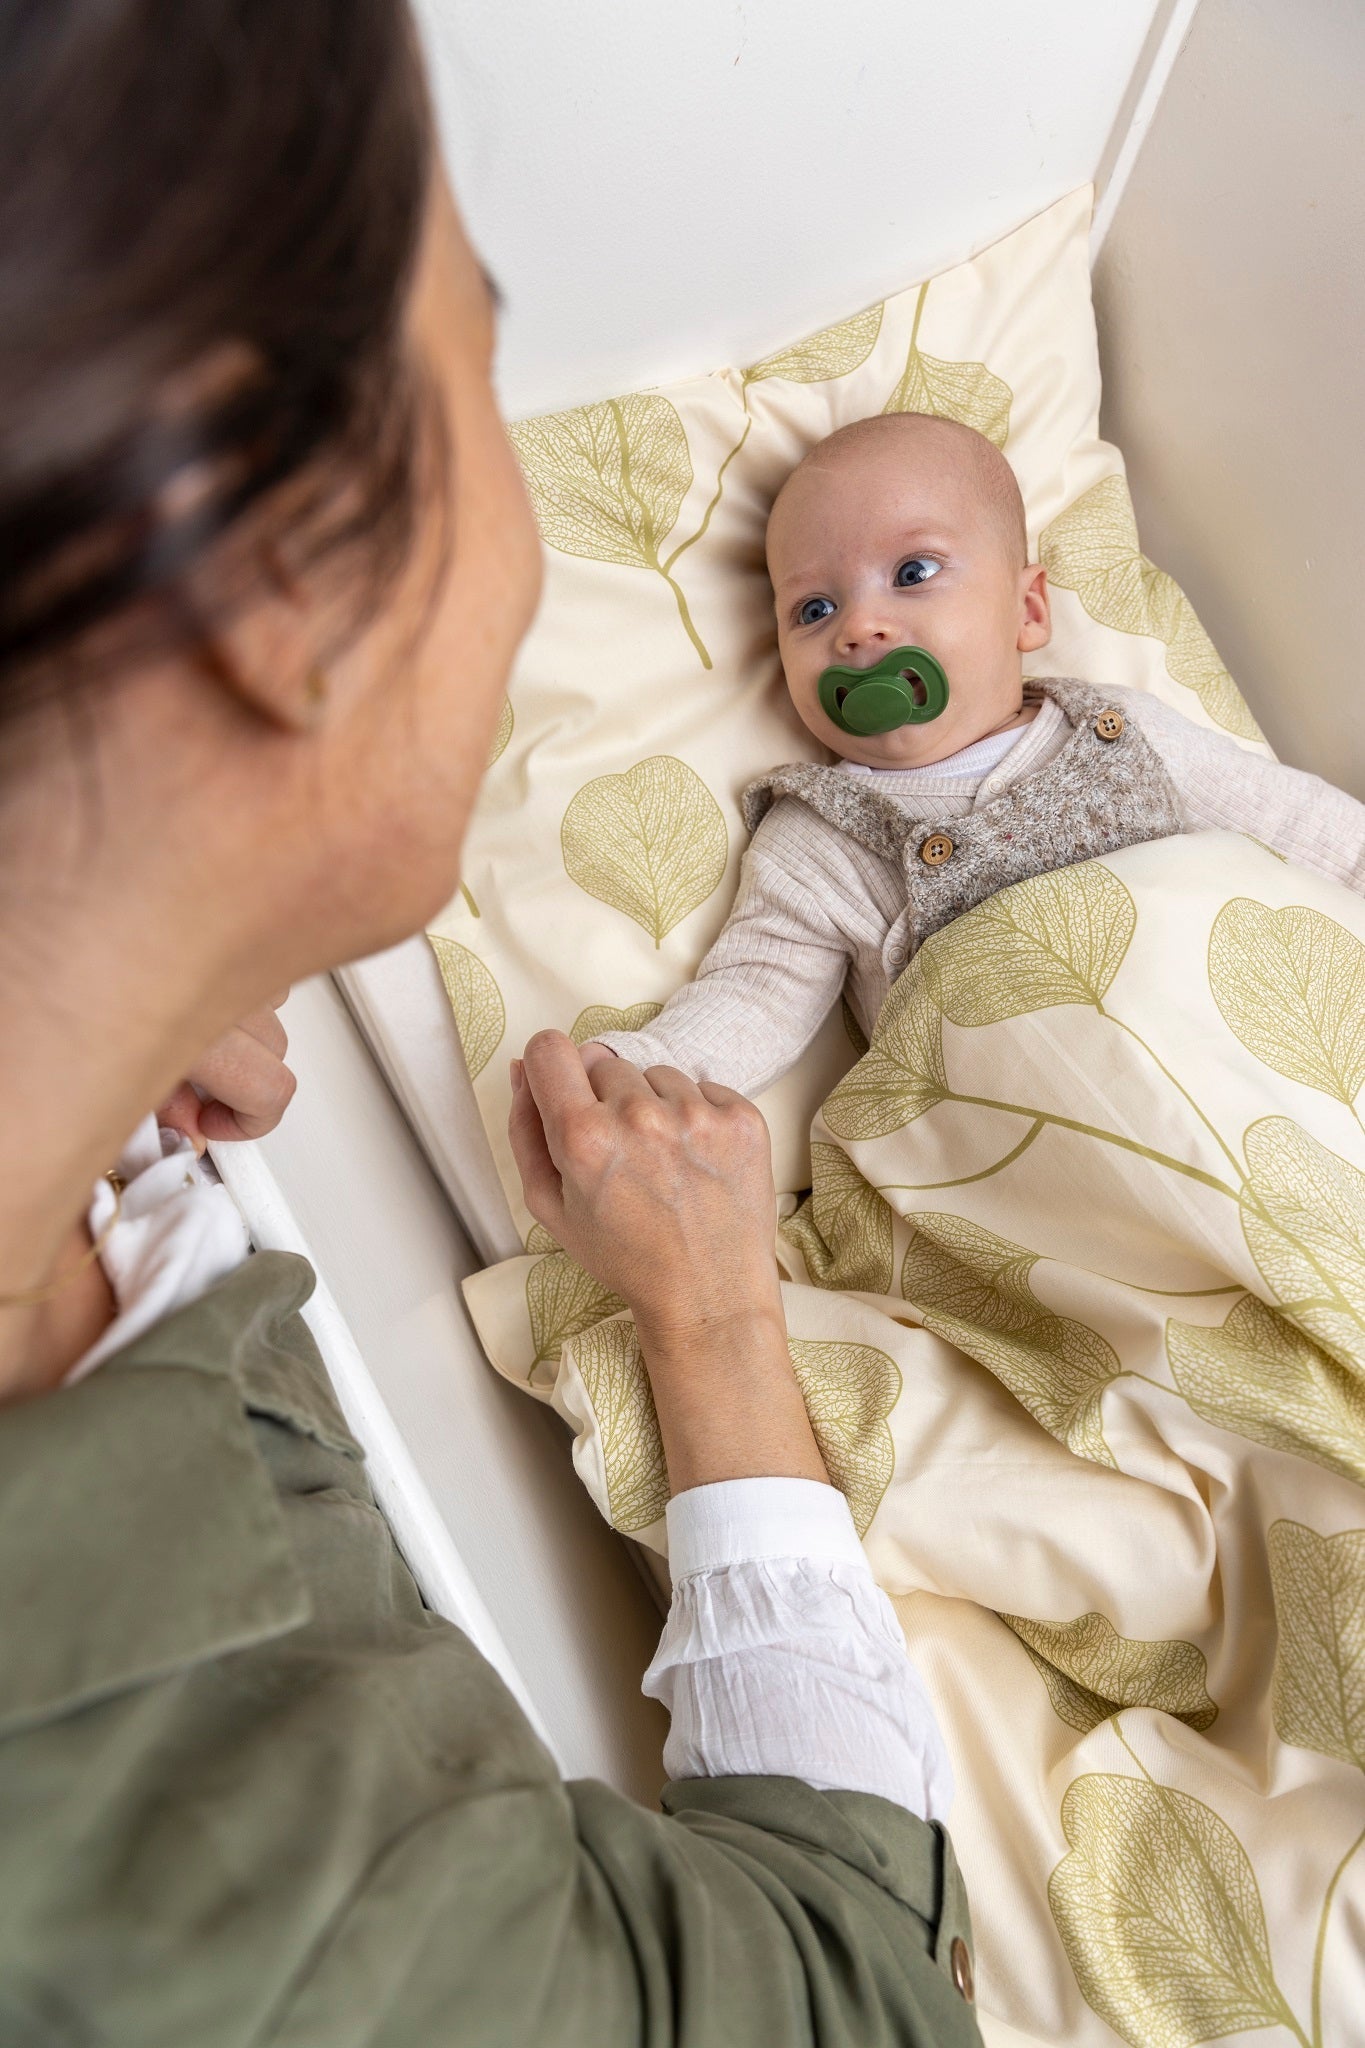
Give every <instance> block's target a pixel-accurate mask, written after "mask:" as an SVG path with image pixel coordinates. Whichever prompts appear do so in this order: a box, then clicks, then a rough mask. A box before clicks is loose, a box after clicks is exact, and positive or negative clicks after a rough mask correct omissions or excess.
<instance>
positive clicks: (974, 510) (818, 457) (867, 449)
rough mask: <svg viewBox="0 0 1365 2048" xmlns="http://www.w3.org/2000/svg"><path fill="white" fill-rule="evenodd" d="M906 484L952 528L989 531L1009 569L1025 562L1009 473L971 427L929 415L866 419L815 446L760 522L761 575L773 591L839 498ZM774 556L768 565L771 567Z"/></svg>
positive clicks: (1021, 522)
mask: <svg viewBox="0 0 1365 2048" xmlns="http://www.w3.org/2000/svg"><path fill="white" fill-rule="evenodd" d="M891 475H895V476H897V477H898V478H909V479H913V481H914V483H915V485H916V486H917V495H919V496H921V497H922V498H924V499H925V500H926V501H931V502H933V503H934V504H937V505H938V506H940V507H941V508H942V510H941V516H943V517H945V518H951V519H952V520H953V521H954V522H955V523H963V522H966V521H971V522H973V523H977V522H979V523H981V524H982V525H984V526H986V527H989V528H990V530H991V531H992V533H993V534H994V536H995V537H996V538H997V539H998V541H999V543H1000V547H1001V550H1002V552H1003V554H1004V556H1005V558H1006V560H1007V561H1008V563H1009V565H1010V567H1011V568H1022V567H1023V566H1024V564H1025V563H1026V562H1027V560H1028V528H1027V524H1026V522H1025V518H1024V501H1023V498H1022V497H1021V496H1020V492H1019V485H1018V483H1017V481H1016V480H1015V475H1014V471H1013V470H1012V469H1011V468H1010V466H1009V464H1008V462H1006V460H1005V458H1004V456H1003V455H1002V454H1001V453H1000V450H999V449H998V448H997V447H995V445H994V444H993V443H992V442H990V441H988V440H987V439H986V437H985V435H984V434H978V433H977V431H976V429H975V427H968V426H964V425H963V424H962V422H961V421H960V420H946V419H939V418H938V417H937V416H936V415H934V414H932V413H924V412H888V413H874V414H873V416H872V417H871V418H870V419H865V420H853V421H851V422H850V423H849V425H848V426H846V427H838V428H836V430H835V431H834V433H832V434H827V435H826V436H825V438H824V440H823V441H818V442H817V443H816V445H815V446H814V448H812V449H811V450H810V451H809V453H807V454H806V455H804V456H803V457H802V458H801V460H800V462H798V463H797V465H796V467H795V469H794V470H792V472H791V474H790V475H789V476H788V477H787V479H786V481H785V483H784V484H783V485H782V488H781V489H780V490H779V491H778V494H777V496H776V498H775V499H774V500H773V507H772V511H771V512H770V513H769V515H768V534H767V552H768V573H769V575H770V576H771V577H772V579H773V583H774V586H776V584H777V582H778V578H779V574H780V565H781V564H782V563H783V562H784V561H785V559H786V556H787V554H788V552H789V551H790V549H791V547H792V546H793V545H795V544H799V541H800V539H801V538H802V537H803V534H804V530H805V528H806V527H807V525H808V522H809V521H810V520H812V519H816V520H819V521H820V522H821V523H822V524H824V523H827V520H828V517H829V514H830V511H831V510H832V509H833V508H834V506H835V505H836V504H837V503H839V502H840V501H842V502H845V503H847V502H848V501H849V496H850V494H849V493H848V491H847V490H846V488H841V487H847V486H849V485H852V486H853V490H854V492H855V493H856V491H857V490H858V488H859V486H865V487H866V488H867V490H869V491H882V490H884V488H885V484H886V481H887V478H888V477H889V476H891ZM774 556H776V558H777V559H776V561H775V560H774Z"/></svg>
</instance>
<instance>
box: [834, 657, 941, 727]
mask: <svg viewBox="0 0 1365 2048" xmlns="http://www.w3.org/2000/svg"><path fill="white" fill-rule="evenodd" d="M816 689H817V691H818V693H819V697H820V709H821V710H822V711H823V712H824V713H825V715H826V717H828V718H832V719H833V721H834V723H835V724H836V725H837V726H838V727H839V729H840V731H841V732H856V733H878V732H894V731H895V729H896V727H897V726H898V725H927V724H928V723H929V720H930V719H931V718H937V717H939V716H940V714H941V713H942V712H944V711H945V710H946V709H947V707H948V678H947V676H946V674H945V673H944V669H943V664H942V662H941V661H936V660H935V659H934V657H933V655H932V654H930V653H929V651H928V649H927V648H924V647H893V648H892V650H891V652H890V654H884V655H883V656H882V658H881V660H880V661H879V662H878V663H877V664H876V665H875V667H873V668H827V669H826V670H825V672H824V674H823V675H822V676H821V678H820V680H819V682H818V683H817V685H816Z"/></svg>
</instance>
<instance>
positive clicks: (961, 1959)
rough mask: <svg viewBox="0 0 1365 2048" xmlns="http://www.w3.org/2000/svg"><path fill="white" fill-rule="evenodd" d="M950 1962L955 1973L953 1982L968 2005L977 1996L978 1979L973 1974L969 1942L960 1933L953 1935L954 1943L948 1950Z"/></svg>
mask: <svg viewBox="0 0 1365 2048" xmlns="http://www.w3.org/2000/svg"><path fill="white" fill-rule="evenodd" d="M948 1963H949V1966H950V1968H951V1970H952V1973H953V1982H954V1984H955V1985H956V1986H957V1988H958V1990H959V1991H960V1992H961V1993H962V1996H963V1997H964V1998H965V1999H966V2001H967V2003H968V2005H970V2004H971V2002H972V2000H973V1998H974V1997H975V1996H976V1981H975V1979H974V1978H973V1976H972V1959H971V1957H970V1955H969V1954H968V1953H967V1944H966V1942H965V1941H964V1940H963V1939H962V1936H961V1935H960V1934H955V1935H954V1936H953V1945H952V1947H951V1948H950V1949H949V1951H948Z"/></svg>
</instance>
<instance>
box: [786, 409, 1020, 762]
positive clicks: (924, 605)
mask: <svg viewBox="0 0 1365 2048" xmlns="http://www.w3.org/2000/svg"><path fill="white" fill-rule="evenodd" d="M877 424H878V427H879V428H880V427H883V426H884V428H885V429H886V431H885V432H882V431H873V432H869V433H867V434H866V435H865V436H861V437H854V436H850V437H849V438H847V439H844V438H843V437H836V439H835V440H834V441H833V442H832V443H830V444H822V446H821V447H820V448H818V449H816V450H815V451H814V452H813V453H812V455H811V456H810V457H808V458H807V460H806V461H805V462H804V463H803V464H802V465H801V467H800V469H799V470H797V471H795V472H794V473H793V475H792V477H791V478H790V479H789V480H788V482H787V484H785V485H784V486H783V488H782V490H781V492H780V493H779V495H778V498H777V501H776V503H775V504H774V507H773V512H772V517H771V518H770V520H769V523H768V543H767V545H768V571H769V575H770V576H771V578H772V584H773V596H774V602H775V604H776V608H777V637H778V647H779V650H780V652H781V656H782V664H783V668H784V670H785V672H786V678H787V687H788V689H789V690H790V692H791V697H792V702H793V703H794V704H795V706H796V709H797V711H798V713H799V714H800V717H801V719H802V722H803V723H804V724H805V725H807V726H808V727H809V728H810V730H811V731H812V732H813V733H814V734H815V736H816V738H817V739H819V740H821V741H823V743H824V744H825V746H827V747H829V748H830V749H831V750H832V751H833V752H834V753H836V754H842V755H843V756H844V758H845V759H846V760H849V761H861V762H865V763H867V764H868V765H869V766H870V767H874V768H896V767H906V768H910V767H920V766H925V765H927V764H928V763H930V762H933V761H940V760H942V759H943V758H944V757H945V756H946V755H948V754H953V753H956V752H957V751H958V749H959V748H961V747H966V746H970V745H971V743H972V742H973V741H974V740H978V739H981V738H982V737H984V735H985V734H986V733H988V732H994V731H997V730H999V729H1000V727H1001V726H1002V725H1008V724H1009V723H1011V722H1013V718H1014V715H1015V714H1017V713H1018V711H1019V706H1020V694H1021V682H1020V675H1021V664H1020V658H1019V657H1020V654H1021V652H1025V651H1029V650H1031V649H1033V648H1036V647H1042V646H1044V645H1046V643H1047V640H1048V638H1049V633H1050V625H1049V620H1048V602H1047V577H1046V572H1045V571H1044V570H1043V569H1041V568H1040V567H1039V566H1038V565H1037V564H1036V563H1026V562H1025V561H1024V559H1023V558H1024V553H1025V550H1024V547H1023V544H1022V540H1021V538H1020V535H1019V528H1018V522H1017V518H1016V519H1011V517H1010V514H1009V503H1010V501H1009V499H1008V498H1006V497H1005V496H1004V495H1003V494H1002V492H1001V490H1000V489H999V487H998V472H996V471H994V470H993V468H992V464H993V463H995V462H997V461H1003V458H1000V457H997V456H996V452H995V450H994V449H992V448H990V446H989V444H988V443H985V444H982V448H981V449H977V448H975V447H974V446H973V445H972V443H971V442H964V440H963V430H961V429H955V428H952V427H951V426H947V425H946V423H943V422H939V421H936V420H931V419H921V418H920V417H919V416H918V415H910V414H904V415H900V416H898V417H897V416H892V417H890V418H888V419H887V420H885V422H878V423H877ZM945 427H946V430H945ZM978 438H979V437H975V436H974V437H972V439H973V441H975V440H976V439H978ZM1005 480H1006V482H1007V483H1008V481H1009V479H1008V476H1006V479H1005ZM902 646H917V647H924V648H927V649H928V651H929V652H930V654H933V655H935V656H937V658H938V660H939V661H940V662H941V663H942V664H943V667H944V669H945V670H946V671H947V675H948V685H949V699H948V708H947V710H946V711H944V712H943V713H942V714H941V716H940V717H938V718H936V719H934V720H932V721H931V722H930V723H929V724H927V725H903V726H899V727H897V729H896V730H895V731H894V732H888V733H878V734H872V735H867V736H863V735H859V734H856V733H848V732H844V731H842V730H841V728H840V727H838V726H837V725H835V724H834V723H833V721H832V720H831V719H830V718H828V717H827V716H826V714H825V712H824V711H823V710H822V709H821V706H820V700H819V697H818V695H817V693H816V685H817V684H818V682H819V679H820V676H821V674H822V672H823V671H824V670H825V669H826V668H828V667H830V666H831V664H833V663H838V664H840V665H842V666H845V667H849V668H871V667H873V666H874V665H875V664H876V663H877V662H878V661H880V660H881V658H882V656H883V655H885V654H888V653H890V651H891V650H892V648H895V647H902Z"/></svg>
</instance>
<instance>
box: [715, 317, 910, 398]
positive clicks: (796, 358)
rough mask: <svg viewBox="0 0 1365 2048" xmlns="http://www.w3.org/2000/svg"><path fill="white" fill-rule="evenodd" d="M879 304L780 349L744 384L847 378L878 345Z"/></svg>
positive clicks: (757, 366)
mask: <svg viewBox="0 0 1365 2048" xmlns="http://www.w3.org/2000/svg"><path fill="white" fill-rule="evenodd" d="M882 312H883V306H882V305H881V304H878V305H875V306H869V307H868V308H867V309H866V311H865V312H862V313H855V314H854V315H853V317H852V319H850V320H840V321H838V322H837V324H836V325H835V326H833V327H822V328H821V329H820V332H819V333H818V334H808V335H807V336H806V339H805V340H804V341H798V342H797V343H796V344H795V345H794V346H793V347H792V348H780V349H778V351H777V353H776V354H775V355H771V356H764V358H763V360H762V361H761V362H758V363H755V364H753V366H752V367H751V368H750V369H747V370H746V371H745V372H744V381H745V383H746V384H759V383H762V381H763V380H764V379H765V378H767V377H784V378H785V379H786V380H787V382H788V383H789V384H824V383H826V382H828V381H829V379H830V378H833V377H847V376H848V375H849V373H850V372H851V371H853V370H856V369H858V368H859V367H860V366H861V365H862V364H863V363H865V362H866V361H867V359H868V357H869V356H870V355H871V353H872V351H873V349H874V348H875V347H876V344H877V336H878V335H879V334H880V333H881V327H882Z"/></svg>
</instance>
